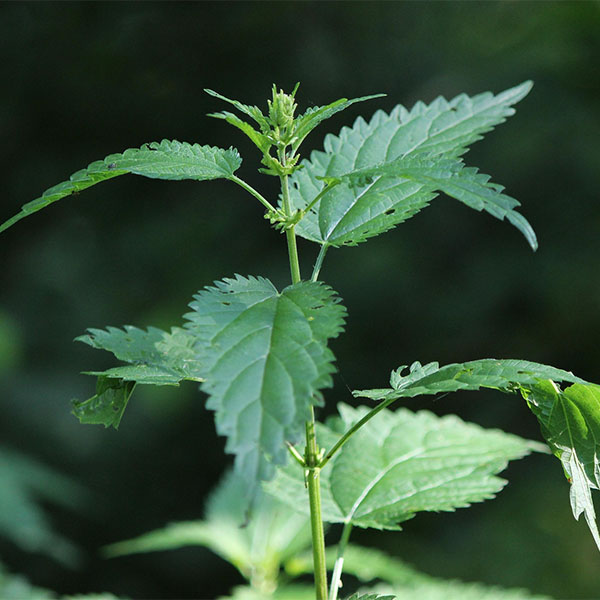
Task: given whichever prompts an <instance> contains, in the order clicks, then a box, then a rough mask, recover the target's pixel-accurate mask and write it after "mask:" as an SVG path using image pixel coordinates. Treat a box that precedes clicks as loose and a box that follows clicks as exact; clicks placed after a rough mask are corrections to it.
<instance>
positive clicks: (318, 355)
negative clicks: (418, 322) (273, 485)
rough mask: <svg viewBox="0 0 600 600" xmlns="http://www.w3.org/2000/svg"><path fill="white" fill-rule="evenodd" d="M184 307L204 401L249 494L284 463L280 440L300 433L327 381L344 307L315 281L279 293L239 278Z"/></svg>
mask: <svg viewBox="0 0 600 600" xmlns="http://www.w3.org/2000/svg"><path fill="white" fill-rule="evenodd" d="M190 306H191V308H192V312H191V313H190V314H188V315H186V317H187V318H188V319H189V323H188V324H187V328H188V330H189V331H190V333H191V334H192V335H194V336H195V338H196V339H197V346H196V349H197V352H198V358H199V360H200V362H201V363H202V364H203V365H204V367H205V369H206V374H205V378H206V380H205V382H204V383H203V384H202V390H203V391H205V392H206V393H207V394H208V395H209V400H208V403H207V407H208V408H210V409H212V410H214V411H215V412H216V415H215V420H216V425H217V431H218V432H219V433H220V434H221V435H225V436H227V438H228V440H227V446H226V450H227V451H228V452H230V453H232V454H235V455H236V459H235V467H236V470H237V471H238V473H240V474H241V475H242V476H243V477H244V479H245V480H246V482H247V490H248V495H249V497H250V498H251V497H252V496H253V494H254V493H255V490H256V486H257V484H258V481H259V480H261V479H269V478H270V477H271V476H272V474H273V472H274V467H273V465H274V464H283V463H285V460H286V458H287V453H288V450H287V448H286V446H285V442H286V441H290V442H295V441H296V440H298V439H299V438H300V435H301V434H302V432H303V428H304V424H305V422H306V421H307V420H309V419H310V407H311V404H313V403H316V402H318V399H317V398H318V396H316V394H317V392H318V391H319V390H321V389H323V388H325V387H329V386H330V385H331V373H332V372H333V371H334V366H333V359H334V357H333V354H332V352H331V351H330V350H329V349H328V347H327V341H328V340H329V339H330V338H333V337H336V336H337V335H338V334H339V333H340V331H341V330H342V327H343V323H344V317H345V309H344V308H343V306H342V305H341V304H339V298H338V297H337V296H336V295H335V294H334V292H333V291H332V290H331V289H330V288H328V287H327V286H325V285H323V284H320V283H311V282H303V283H298V284H295V285H291V286H289V287H287V288H285V289H284V290H283V291H282V292H278V291H277V289H276V288H275V287H274V286H273V284H272V283H271V282H270V281H268V280H266V279H263V278H253V277H251V278H244V277H241V276H237V277H236V278H235V279H225V280H224V281H221V282H216V283H215V287H209V288H206V289H205V290H203V291H201V292H200V293H199V294H198V295H196V296H195V299H194V302H192V304H191V305H190Z"/></svg>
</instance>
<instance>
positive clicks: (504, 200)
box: [327, 155, 537, 250]
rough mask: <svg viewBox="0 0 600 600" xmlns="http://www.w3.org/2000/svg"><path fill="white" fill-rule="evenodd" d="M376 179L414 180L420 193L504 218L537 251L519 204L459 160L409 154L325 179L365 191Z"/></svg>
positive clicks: (535, 240) (534, 239)
mask: <svg viewBox="0 0 600 600" xmlns="http://www.w3.org/2000/svg"><path fill="white" fill-rule="evenodd" d="M376 177H383V178H393V179H394V180H397V179H398V178H402V179H408V180H411V181H415V182H417V183H421V184H423V185H424V186H425V188H424V189H423V190H422V191H425V190H428V191H429V192H438V191H440V192H444V193H445V194H447V195H448V196H450V197H451V198H455V199H456V200H459V201H460V202H462V203H463V204H466V205H467V206H468V207H470V208H473V209H475V210H478V211H481V210H484V211H486V212H487V213H489V214H490V215H492V216H493V217H496V218H497V219H500V220H503V219H507V220H508V221H509V222H510V223H512V224H513V225H514V226H515V227H516V228H517V229H518V230H519V231H521V233H522V234H523V235H524V236H525V239H526V240H527V241H528V242H529V245H530V246H531V248H532V249H533V250H536V249H537V239H536V235H535V232H534V231H533V229H532V227H531V225H530V224H529V223H528V222H527V219H525V217H523V215H521V214H520V213H518V212H517V211H516V210H515V208H517V207H518V206H520V203H519V202H518V201H517V200H515V199H514V198H511V197H510V196H507V195H506V194H503V193H502V190H503V189H504V188H503V187H502V186H500V185H497V184H494V183H491V182H490V181H489V179H490V178H489V176H488V175H484V174H483V173H479V172H478V171H477V169H474V168H465V167H464V166H463V164H462V163H461V162H460V161H456V160H447V159H442V160H437V161H436V160H434V159H431V158H430V157H429V155H425V156H421V155H409V156H408V157H406V158H400V159H396V160H393V161H391V162H387V163H383V164H381V165H379V166H376V167H369V168H366V169H358V170H357V171H352V172H350V173H346V174H344V175H341V176H339V177H337V178H332V177H328V178H327V179H328V180H329V181H331V180H335V181H336V182H346V183H348V184H350V185H351V186H352V185H355V184H357V185H358V186H360V187H363V188H364V187H366V186H370V185H372V184H373V182H374V181H373V180H374V178H376ZM400 208H402V207H400ZM396 210H397V208H394V209H389V210H388V214H394V213H395V212H396ZM389 211H392V212H391V213H390V212H389ZM384 215H385V213H384ZM380 216H381V215H380ZM403 220H404V219H403Z"/></svg>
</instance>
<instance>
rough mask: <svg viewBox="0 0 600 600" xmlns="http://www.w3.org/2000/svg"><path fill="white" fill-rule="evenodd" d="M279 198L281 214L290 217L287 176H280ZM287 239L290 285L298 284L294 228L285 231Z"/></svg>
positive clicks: (298, 264) (298, 270)
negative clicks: (280, 197) (280, 198)
mask: <svg viewBox="0 0 600 600" xmlns="http://www.w3.org/2000/svg"><path fill="white" fill-rule="evenodd" d="M280 179H281V196H282V199H283V202H282V204H283V212H284V213H285V215H286V216H288V217H289V216H291V213H292V209H291V207H290V188H289V184H288V176H287V175H282V176H281V178H280ZM285 237H286V238H287V246H288V256H289V259H290V271H291V274H292V283H300V281H301V279H302V278H301V276H300V261H299V260H298V247H297V246H296V231H295V226H292V227H289V228H288V229H286V230H285Z"/></svg>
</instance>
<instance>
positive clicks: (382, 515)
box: [266, 404, 543, 529]
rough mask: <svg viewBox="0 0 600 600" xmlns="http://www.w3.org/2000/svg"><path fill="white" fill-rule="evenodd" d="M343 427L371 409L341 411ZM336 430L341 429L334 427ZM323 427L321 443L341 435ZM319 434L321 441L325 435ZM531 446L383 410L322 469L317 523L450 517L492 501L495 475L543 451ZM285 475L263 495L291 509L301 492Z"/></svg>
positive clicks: (384, 523)
mask: <svg viewBox="0 0 600 600" xmlns="http://www.w3.org/2000/svg"><path fill="white" fill-rule="evenodd" d="M339 409H340V419H341V424H342V425H343V429H346V430H347V429H348V428H349V427H350V426H351V425H353V424H354V423H355V422H357V421H358V420H359V419H361V418H362V417H364V416H365V415H366V414H367V413H368V412H369V409H368V408H366V407H360V408H357V409H354V408H351V407H349V406H347V405H343V404H342V405H340V407H339ZM332 426H333V427H334V428H335V430H336V431H340V429H342V427H340V424H339V423H338V424H335V423H333V424H332ZM324 429H326V428H325V427H324V426H323V427H321V428H320V429H319V430H318V432H317V437H318V440H319V443H320V444H324V443H325V444H328V443H329V442H330V441H331V438H332V437H339V434H334V433H333V430H332V429H331V427H330V428H329V429H330V432H329V434H327V433H325V434H324V431H323V430H324ZM323 434H324V435H323ZM541 449H543V446H542V445H541V444H538V443H536V442H530V441H528V440H523V439H521V438H519V437H516V436H513V435H509V434H506V433H503V432H501V431H496V430H485V429H483V428H481V427H479V426H477V425H474V424H470V423H465V422H463V421H461V420H460V419H458V417H455V416H454V415H450V416H446V417H443V418H439V417H436V416H435V415H433V414H431V413H428V412H426V411H422V412H419V413H412V412H409V411H406V410H398V411H396V412H393V413H392V412H390V411H387V410H383V411H382V414H380V415H377V416H376V417H374V418H372V419H371V420H370V421H368V422H367V423H366V424H365V425H364V426H363V427H362V428H361V429H359V430H358V431H357V432H356V433H355V434H354V435H353V436H352V437H350V439H349V440H348V441H347V442H346V443H345V444H344V446H342V448H341V450H340V451H339V452H338V453H337V454H335V455H334V458H333V459H332V460H331V461H329V463H328V464H327V465H325V467H324V468H323V469H322V471H321V476H322V482H323V486H322V496H323V498H322V500H323V513H324V514H323V519H324V520H325V521H329V522H344V523H352V524H354V525H358V526H359V527H373V528H376V529H400V527H399V523H401V522H402V521H406V520H407V519H410V518H412V517H413V516H414V515H415V514H416V513H417V512H420V511H453V510H454V509H456V508H462V507H465V506H469V505H470V504H471V503H473V502H480V501H482V500H487V499H490V498H493V497H494V496H495V494H496V493H497V492H499V491H500V490H501V489H502V488H503V487H504V485H505V483H506V482H505V481H504V480H502V479H500V478H498V477H496V474H497V473H499V472H500V471H502V470H504V468H505V467H506V465H507V463H508V461H509V460H513V459H517V458H521V457H523V456H525V455H527V454H529V453H530V452H531V451H532V450H541ZM297 470H298V469H295V470H294V471H292V470H291V469H290V468H286V469H283V470H282V471H283V473H282V474H281V475H279V474H278V476H277V478H276V479H275V480H274V481H273V482H270V483H269V484H267V488H266V489H267V490H268V491H269V492H270V493H273V494H274V495H276V497H278V498H280V499H282V500H285V501H287V502H289V503H295V504H297V503H298V497H299V496H304V495H306V494H305V492H304V493H303V489H302V486H303V481H302V473H297V472H295V471H297Z"/></svg>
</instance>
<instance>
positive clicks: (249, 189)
mask: <svg viewBox="0 0 600 600" xmlns="http://www.w3.org/2000/svg"><path fill="white" fill-rule="evenodd" d="M229 180H230V181H233V182H234V183H237V184H238V185H239V186H240V187H243V188H244V189H245V190H246V191H247V192H249V193H250V194H252V195H253V196H254V197H255V198H256V199H257V200H258V201H259V202H260V203H261V204H262V205H263V206H264V207H265V208H266V209H268V210H270V211H273V212H275V213H277V212H279V211H278V210H277V209H276V208H275V207H274V206H273V205H272V204H271V203H270V202H269V201H268V200H267V199H266V198H265V197H264V196H263V195H262V194H261V193H260V192H258V191H256V190H255V189H254V188H253V187H252V186H251V185H250V184H248V183H246V182H245V181H244V180H243V179H240V178H239V177H236V176H235V175H232V176H231V177H229Z"/></svg>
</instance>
